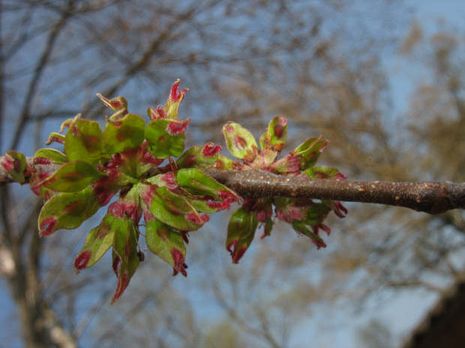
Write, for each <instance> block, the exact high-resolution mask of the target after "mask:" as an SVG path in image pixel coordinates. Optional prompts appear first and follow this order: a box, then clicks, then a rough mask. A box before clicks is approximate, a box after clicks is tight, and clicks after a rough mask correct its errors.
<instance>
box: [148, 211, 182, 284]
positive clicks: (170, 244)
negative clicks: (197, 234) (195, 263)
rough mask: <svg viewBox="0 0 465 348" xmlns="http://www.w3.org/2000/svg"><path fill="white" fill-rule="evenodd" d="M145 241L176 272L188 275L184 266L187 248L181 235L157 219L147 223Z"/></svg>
mask: <svg viewBox="0 0 465 348" xmlns="http://www.w3.org/2000/svg"><path fill="white" fill-rule="evenodd" d="M145 240H146V243H147V247H148V248H149V249H150V251H151V252H152V253H154V254H155V255H158V256H159V257H160V258H161V259H162V260H163V261H165V262H167V263H168V264H169V265H171V266H172V267H173V269H174V271H175V272H180V273H182V274H183V275H184V276H185V275H187V273H186V269H185V266H184V260H185V257H186V246H185V245H184V240H183V238H182V236H181V234H180V233H179V232H178V231H176V230H175V229H173V228H172V227H170V226H168V225H166V224H164V223H162V222H160V221H159V220H157V219H153V220H149V221H146V225H145Z"/></svg>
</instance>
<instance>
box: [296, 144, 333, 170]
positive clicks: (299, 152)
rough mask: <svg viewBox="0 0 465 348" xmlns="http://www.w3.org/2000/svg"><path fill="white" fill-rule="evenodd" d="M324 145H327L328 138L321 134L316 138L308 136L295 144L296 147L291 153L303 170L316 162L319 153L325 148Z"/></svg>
mask: <svg viewBox="0 0 465 348" xmlns="http://www.w3.org/2000/svg"><path fill="white" fill-rule="evenodd" d="M326 145H328V140H326V139H324V138H323V137H321V136H319V137H318V138H309V139H307V140H306V141H305V142H303V143H302V144H300V145H299V146H297V147H296V149H295V150H294V151H292V153H291V155H293V156H296V157H297V158H298V159H299V161H300V168H301V169H302V170H305V169H307V168H309V167H312V166H313V165H314V164H315V163H316V161H317V160H318V157H319V156H320V153H321V152H322V151H323V150H324V149H325V147H326Z"/></svg>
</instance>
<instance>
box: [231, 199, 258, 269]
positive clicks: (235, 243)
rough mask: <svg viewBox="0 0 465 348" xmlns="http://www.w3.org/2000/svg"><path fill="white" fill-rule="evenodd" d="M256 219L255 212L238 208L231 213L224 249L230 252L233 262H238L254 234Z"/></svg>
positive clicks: (256, 224)
mask: <svg viewBox="0 0 465 348" xmlns="http://www.w3.org/2000/svg"><path fill="white" fill-rule="evenodd" d="M257 226H258V221H257V218H256V214H255V212H251V211H247V210H246V209H244V208H239V209H238V210H236V211H235V212H234V214H232V216H231V218H230V219H229V224H228V236H227V238H226V250H228V251H229V252H230V253H231V257H232V261H233V263H238V262H239V260H240V259H241V257H242V256H243V255H244V253H245V252H246V250H247V249H248V248H249V246H250V244H251V243H252V240H253V238H254V236H255V230H256V229H257Z"/></svg>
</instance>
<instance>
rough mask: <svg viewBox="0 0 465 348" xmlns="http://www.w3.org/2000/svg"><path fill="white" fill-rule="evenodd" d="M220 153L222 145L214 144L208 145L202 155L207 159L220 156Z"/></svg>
mask: <svg viewBox="0 0 465 348" xmlns="http://www.w3.org/2000/svg"><path fill="white" fill-rule="evenodd" d="M220 151H221V145H216V144H214V143H207V144H205V145H204V146H203V148H202V154H203V155H204V156H205V157H213V156H215V155H216V154H218V152H220Z"/></svg>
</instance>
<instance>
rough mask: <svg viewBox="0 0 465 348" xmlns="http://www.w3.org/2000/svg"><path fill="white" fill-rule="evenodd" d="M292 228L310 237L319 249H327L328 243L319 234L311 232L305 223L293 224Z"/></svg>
mask: <svg viewBox="0 0 465 348" xmlns="http://www.w3.org/2000/svg"><path fill="white" fill-rule="evenodd" d="M292 228H293V229H294V230H296V231H297V232H299V233H302V234H303V235H305V236H307V237H309V238H310V239H311V240H312V242H313V244H315V245H316V247H317V248H318V249H320V248H326V243H325V242H324V240H323V239H322V238H321V237H320V236H319V235H318V234H316V233H315V232H313V230H311V229H310V227H309V226H307V224H305V222H298V221H296V222H293V223H292Z"/></svg>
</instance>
